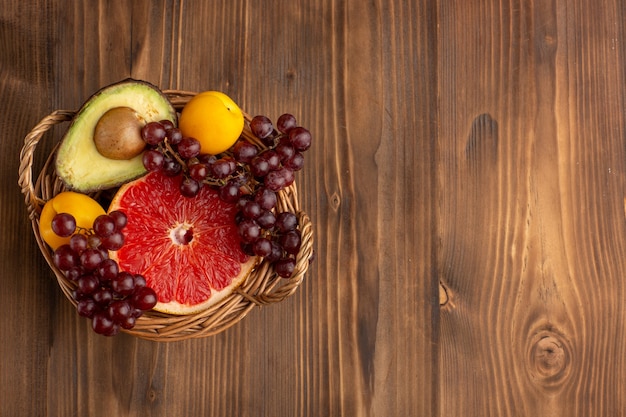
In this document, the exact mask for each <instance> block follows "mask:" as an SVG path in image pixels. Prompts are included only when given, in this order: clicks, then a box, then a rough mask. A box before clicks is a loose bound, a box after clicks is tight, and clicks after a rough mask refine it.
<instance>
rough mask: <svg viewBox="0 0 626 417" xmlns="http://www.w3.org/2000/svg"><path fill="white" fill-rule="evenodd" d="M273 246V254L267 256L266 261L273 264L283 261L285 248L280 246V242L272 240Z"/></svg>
mask: <svg viewBox="0 0 626 417" xmlns="http://www.w3.org/2000/svg"><path fill="white" fill-rule="evenodd" d="M270 242H271V244H272V253H270V254H269V255H267V256H265V260H266V261H268V262H270V263H273V262H276V261H278V260H279V259H281V258H282V257H283V252H284V251H283V248H282V246H280V245H279V244H278V242H276V241H274V240H271V241H270Z"/></svg>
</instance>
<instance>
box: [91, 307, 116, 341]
mask: <svg viewBox="0 0 626 417" xmlns="http://www.w3.org/2000/svg"><path fill="white" fill-rule="evenodd" d="M91 328H92V329H93V331H94V332H96V333H98V334H101V335H104V336H114V335H116V334H117V333H119V330H120V326H119V325H118V324H116V323H115V322H114V321H113V320H111V319H110V318H109V316H108V315H107V313H106V312H104V311H98V312H96V313H95V314H94V315H93V318H92V319H91Z"/></svg>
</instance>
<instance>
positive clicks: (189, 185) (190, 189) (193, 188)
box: [180, 177, 202, 198]
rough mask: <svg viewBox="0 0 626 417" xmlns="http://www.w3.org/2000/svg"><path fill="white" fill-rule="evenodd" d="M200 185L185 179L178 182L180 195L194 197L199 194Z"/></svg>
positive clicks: (187, 178) (192, 180) (190, 179)
mask: <svg viewBox="0 0 626 417" xmlns="http://www.w3.org/2000/svg"><path fill="white" fill-rule="evenodd" d="M201 185H202V183H200V182H198V181H196V180H194V179H193V178H189V177H185V178H183V180H182V181H181V182H180V193H181V194H182V195H183V196H185V197H189V198H191V197H195V196H197V195H198V193H199V192H200V188H201Z"/></svg>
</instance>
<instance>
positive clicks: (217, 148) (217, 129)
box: [178, 91, 244, 155]
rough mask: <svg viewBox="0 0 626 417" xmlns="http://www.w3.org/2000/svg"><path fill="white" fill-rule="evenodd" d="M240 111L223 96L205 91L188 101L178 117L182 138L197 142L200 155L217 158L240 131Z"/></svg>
mask: <svg viewBox="0 0 626 417" xmlns="http://www.w3.org/2000/svg"><path fill="white" fill-rule="evenodd" d="M243 124H244V120H243V112H242V111H241V109H240V108H239V106H237V104H236V103H235V102H234V101H233V100H232V99H231V98H230V97H228V96H227V95H226V94H224V93H221V92H219V91H205V92H203V93H200V94H198V95H196V96H194V97H192V98H191V100H189V102H187V104H186V105H185V107H183V110H182V112H181V114H180V118H179V119H178V127H179V128H180V130H181V131H182V134H183V136H188V137H192V138H195V139H197V140H198V141H199V142H200V152H201V153H203V154H211V155H217V154H219V153H221V152H224V151H226V150H228V149H229V148H230V147H231V146H233V144H234V143H235V142H236V141H237V139H239V136H240V135H241V132H242V131H243Z"/></svg>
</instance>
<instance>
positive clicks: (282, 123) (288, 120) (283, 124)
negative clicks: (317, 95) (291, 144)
mask: <svg viewBox="0 0 626 417" xmlns="http://www.w3.org/2000/svg"><path fill="white" fill-rule="evenodd" d="M296 125H297V122H296V118H295V117H294V116H293V115H292V114H289V113H285V114H282V115H281V116H280V117H279V118H278V120H277V121H276V128H277V129H278V130H279V131H280V132H282V133H289V131H290V130H291V129H293V128H294V127H296Z"/></svg>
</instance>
